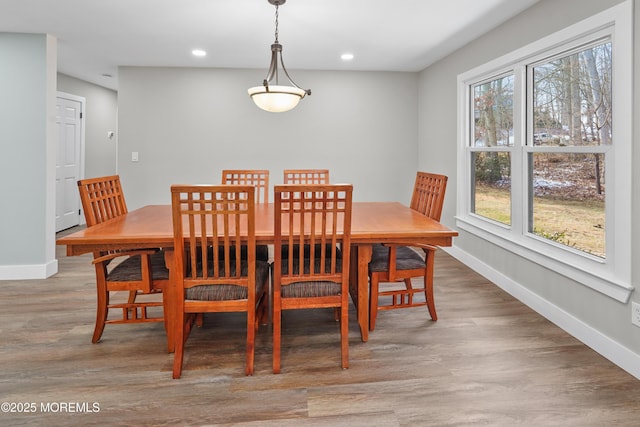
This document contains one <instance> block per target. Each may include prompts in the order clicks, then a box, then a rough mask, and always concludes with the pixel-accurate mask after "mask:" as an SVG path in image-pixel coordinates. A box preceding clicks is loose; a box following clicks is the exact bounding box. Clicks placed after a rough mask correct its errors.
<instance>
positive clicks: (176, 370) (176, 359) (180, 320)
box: [173, 313, 187, 379]
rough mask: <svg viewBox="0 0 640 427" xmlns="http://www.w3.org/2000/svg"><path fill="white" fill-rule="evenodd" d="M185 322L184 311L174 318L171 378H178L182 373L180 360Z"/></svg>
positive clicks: (182, 352)
mask: <svg viewBox="0 0 640 427" xmlns="http://www.w3.org/2000/svg"><path fill="white" fill-rule="evenodd" d="M186 327H187V323H186V322H185V313H180V314H179V315H178V316H177V319H176V327H175V330H174V331H173V337H174V340H175V344H174V352H173V378H174V379H178V378H180V376H181V375H182V362H183V358H184V342H185V341H186V339H185V328H186Z"/></svg>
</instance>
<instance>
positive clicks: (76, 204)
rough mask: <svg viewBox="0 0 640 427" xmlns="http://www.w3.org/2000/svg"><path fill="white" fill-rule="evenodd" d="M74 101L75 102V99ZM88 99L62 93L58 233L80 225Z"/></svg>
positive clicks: (58, 105)
mask: <svg viewBox="0 0 640 427" xmlns="http://www.w3.org/2000/svg"><path fill="white" fill-rule="evenodd" d="M72 98H73V99H72ZM83 107H84V100H83V99H82V98H77V97H66V96H64V95H61V94H58V98H57V102H56V125H57V127H58V146H57V154H56V232H58V231H60V230H64V229H67V228H69V227H73V226H74V225H78V224H79V223H80V197H79V195H78V185H77V181H78V179H80V172H81V171H80V154H81V153H80V152H81V147H82V135H83V130H82V111H83Z"/></svg>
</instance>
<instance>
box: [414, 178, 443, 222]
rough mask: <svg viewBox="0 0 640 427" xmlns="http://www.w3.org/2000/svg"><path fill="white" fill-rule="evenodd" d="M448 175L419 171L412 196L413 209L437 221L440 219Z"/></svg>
mask: <svg viewBox="0 0 640 427" xmlns="http://www.w3.org/2000/svg"><path fill="white" fill-rule="evenodd" d="M446 189H447V177H446V176H445V175H438V174H434V173H427V172H418V173H417V174H416V182H415V185H414V187H413V195H412V196H411V205H410V207H411V209H414V210H416V211H418V212H420V213H421V214H423V215H426V216H428V217H429V218H432V219H434V220H436V221H440V216H441V215H442V206H443V205H444V194H445V191H446Z"/></svg>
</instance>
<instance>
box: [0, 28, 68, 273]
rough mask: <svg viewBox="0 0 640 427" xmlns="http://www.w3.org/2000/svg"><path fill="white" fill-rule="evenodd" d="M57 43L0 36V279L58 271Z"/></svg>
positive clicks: (43, 38)
mask: <svg viewBox="0 0 640 427" xmlns="http://www.w3.org/2000/svg"><path fill="white" fill-rule="evenodd" d="M56 53H57V44H56V40H55V39H54V38H52V37H49V36H46V35H42V34H12V33H0V94H1V95H0V117H2V119H1V120H0V146H1V147H2V155H0V195H1V196H2V209H0V278H6V279H10V278H16V277H17V278H19V277H22V276H23V275H29V276H31V277H34V278H44V277H47V276H49V275H51V274H54V273H56V272H57V268H58V267H57V261H56V260H55V240H54V236H55V197H54V196H55V153H56V151H55V149H56V145H55V142H56V138H57V134H56V125H55V90H56V82H55V75H56V66H57V61H56Z"/></svg>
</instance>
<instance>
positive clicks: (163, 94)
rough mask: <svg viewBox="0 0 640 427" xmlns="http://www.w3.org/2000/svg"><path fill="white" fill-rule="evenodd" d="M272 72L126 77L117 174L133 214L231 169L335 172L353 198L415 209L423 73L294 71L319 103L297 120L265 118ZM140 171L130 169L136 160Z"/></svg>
mask: <svg viewBox="0 0 640 427" xmlns="http://www.w3.org/2000/svg"><path fill="white" fill-rule="evenodd" d="M264 72H265V71H264V70H242V69H234V70H229V69H199V68H135V67H121V68H120V70H119V76H118V78H119V90H118V125H119V132H120V136H119V138H120V139H119V154H118V172H119V174H120V176H121V179H122V180H123V185H124V187H125V192H126V197H127V205H128V206H129V207H130V208H135V207H139V206H142V205H145V204H150V203H169V187H170V186H171V184H174V183H219V182H220V171H221V170H222V169H223V168H239V169H243V168H249V169H269V170H270V172H271V177H270V183H271V186H273V184H278V183H282V170H283V169H287V168H292V169H297V168H328V169H330V170H331V181H333V182H347V183H352V184H353V185H354V199H357V200H361V201H366V200H400V201H403V202H405V203H408V201H409V197H410V189H411V186H412V184H413V179H414V178H415V171H416V168H417V166H418V163H417V158H416V155H415V154H416V143H417V139H418V123H417V111H418V108H417V106H418V103H417V102H418V90H417V89H418V74H417V73H385V72H337V71H336V72H332V71H325V72H311V71H296V70H292V71H290V74H291V75H292V77H293V78H294V79H295V80H296V82H297V83H299V84H302V85H304V86H305V87H310V88H311V89H312V92H313V93H312V95H311V96H310V97H307V98H305V99H303V100H302V101H301V102H300V104H299V105H298V107H297V108H296V109H294V110H292V111H289V112H286V113H280V114H274V113H268V112H265V111H262V110H260V109H258V108H257V107H256V106H255V105H254V104H253V102H252V101H251V100H250V98H249V96H248V95H247V88H249V87H250V86H255V85H256V84H260V82H261V81H262V79H263V78H264V75H263V74H264ZM133 151H136V152H138V153H139V162H137V163H133V162H132V161H131V152H133Z"/></svg>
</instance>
